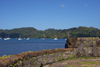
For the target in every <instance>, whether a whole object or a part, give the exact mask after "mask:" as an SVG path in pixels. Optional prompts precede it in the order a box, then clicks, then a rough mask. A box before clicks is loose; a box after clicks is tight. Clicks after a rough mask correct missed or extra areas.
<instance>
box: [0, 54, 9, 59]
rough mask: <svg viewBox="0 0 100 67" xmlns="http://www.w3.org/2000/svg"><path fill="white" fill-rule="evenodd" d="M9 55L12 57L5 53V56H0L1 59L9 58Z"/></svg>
mask: <svg viewBox="0 0 100 67" xmlns="http://www.w3.org/2000/svg"><path fill="white" fill-rule="evenodd" d="M7 57H10V55H8V56H6V55H4V56H2V57H0V59H4V58H7Z"/></svg>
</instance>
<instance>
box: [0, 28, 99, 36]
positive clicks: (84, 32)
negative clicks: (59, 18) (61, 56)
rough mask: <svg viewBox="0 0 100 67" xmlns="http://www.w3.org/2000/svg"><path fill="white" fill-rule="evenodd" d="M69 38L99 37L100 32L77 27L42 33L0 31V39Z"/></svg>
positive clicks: (24, 30)
mask: <svg viewBox="0 0 100 67" xmlns="http://www.w3.org/2000/svg"><path fill="white" fill-rule="evenodd" d="M68 34H69V37H100V30H99V29H97V28H93V27H90V28H88V27H78V28H70V29H63V30H61V29H59V30H58V29H46V30H44V31H42V30H37V29H35V28H32V27H27V28H16V29H12V30H2V29H1V30H0V37H2V38H5V37H8V36H9V37H10V38H19V36H20V35H21V37H22V38H27V37H28V38H44V35H45V38H55V37H57V38H67V37H68Z"/></svg>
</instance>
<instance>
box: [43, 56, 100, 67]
mask: <svg viewBox="0 0 100 67" xmlns="http://www.w3.org/2000/svg"><path fill="white" fill-rule="evenodd" d="M43 67H100V57H98V58H89V59H73V60H65V61H61V62H56V63H53V64H48V65H45V66H43Z"/></svg>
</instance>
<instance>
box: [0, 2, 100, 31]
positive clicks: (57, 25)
mask: <svg viewBox="0 0 100 67" xmlns="http://www.w3.org/2000/svg"><path fill="white" fill-rule="evenodd" d="M79 26H85V27H95V28H98V29H100V0H0V29H13V28H21V27H34V28H36V29H37V30H45V29H49V28H54V29H69V28H73V27H79Z"/></svg>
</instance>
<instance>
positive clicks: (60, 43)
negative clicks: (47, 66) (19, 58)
mask: <svg viewBox="0 0 100 67" xmlns="http://www.w3.org/2000/svg"><path fill="white" fill-rule="evenodd" d="M65 42H66V41H65V39H58V40H53V39H45V40H41V39H29V40H26V39H22V40H18V39H9V40H4V39H0V56H3V55H12V54H18V53H22V52H26V51H39V50H44V49H55V48H64V46H65Z"/></svg>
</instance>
